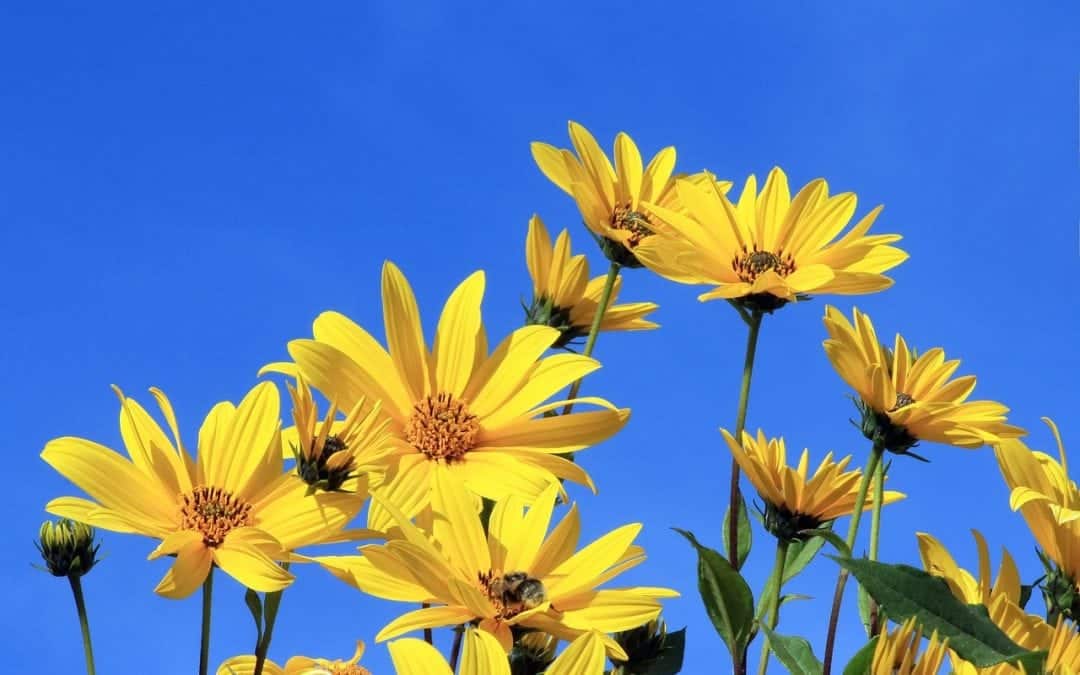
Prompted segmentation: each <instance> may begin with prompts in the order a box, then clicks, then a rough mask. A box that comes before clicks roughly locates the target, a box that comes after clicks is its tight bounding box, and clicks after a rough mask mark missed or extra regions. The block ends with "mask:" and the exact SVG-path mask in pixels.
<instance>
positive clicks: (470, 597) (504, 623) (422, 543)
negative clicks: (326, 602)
mask: <svg viewBox="0 0 1080 675" xmlns="http://www.w3.org/2000/svg"><path fill="white" fill-rule="evenodd" d="M556 495H557V488H555V487H554V486H552V487H549V488H548V489H547V490H545V491H544V493H543V494H542V495H541V496H540V498H539V499H537V500H536V501H535V503H534V504H533V506H532V507H531V508H530V509H528V512H527V513H525V514H523V512H522V511H523V506H524V504H523V502H522V501H521V500H519V499H515V498H509V499H505V500H501V501H499V502H498V503H497V504H496V506H495V509H494V511H493V512H492V514H491V519H490V522H489V525H488V529H487V532H486V533H485V531H484V526H483V524H482V523H481V520H480V516H479V514H478V513H477V509H476V508H475V503H474V500H473V498H472V497H471V496H470V495H468V493H467V492H466V491H465V490H464V489H463V488H462V487H461V486H460V484H458V483H457V482H456V479H455V478H454V476H452V475H450V474H446V473H440V474H436V478H435V491H434V494H433V500H434V501H433V507H434V508H433V511H434V519H433V522H432V524H431V532H425V531H423V530H421V529H420V528H418V527H417V526H416V525H413V524H412V523H411V522H409V521H408V520H407V519H406V518H405V516H404V515H403V514H401V513H400V512H398V511H396V509H392V508H391V510H392V511H393V512H394V513H395V516H396V518H397V524H398V527H399V528H400V538H398V539H392V540H390V541H389V542H387V543H386V544H385V545H369V546H363V547H361V548H360V551H361V553H362V554H363V555H362V556H359V557H358V556H344V557H330V558H320V559H318V561H319V562H320V563H322V564H323V565H324V566H325V567H327V568H328V569H329V570H330V571H331V572H333V573H334V574H335V575H337V576H338V577H339V578H341V579H343V580H345V581H347V582H349V583H351V584H353V585H354V586H356V587H357V588H359V589H360V590H361V591H364V592H366V593H368V594H370V595H374V596H376V597H381V598H386V599H389V600H397V601H400V602H418V603H428V604H430V605H433V606H432V607H428V608H425V609H419V610H415V611H411V612H408V613H407V614H404V615H402V616H400V617H398V618H397V619H395V620H393V621H391V622H390V623H389V624H388V625H387V626H386V627H384V628H383V629H382V631H380V632H379V634H378V635H377V636H376V638H375V639H376V640H377V641H380V642H381V641H383V640H388V639H392V638H395V637H398V636H400V635H403V634H405V633H408V632H410V631H414V630H419V629H422V628H436V627H439V626H450V625H457V624H462V623H473V622H475V623H477V625H478V626H479V628H480V629H481V630H484V631H487V632H489V633H491V634H493V635H495V636H496V637H497V638H498V640H499V642H500V643H501V644H502V645H503V647H504V648H505V650H506V651H509V650H510V648H511V646H512V644H513V637H512V631H511V628H512V627H519V628H532V629H536V630H540V631H543V632H545V633H548V634H550V635H554V636H556V637H558V638H561V639H565V640H569V639H573V638H575V637H577V636H579V635H581V634H582V633H584V632H587V631H589V630H591V629H596V630H600V631H604V632H605V633H607V632H614V631H621V630H626V629H629V628H633V627H636V626H639V625H641V624H643V623H645V622H647V621H649V620H651V619H654V618H656V616H657V615H658V614H659V613H660V609H661V607H660V602H659V600H660V599H661V598H670V597H675V596H677V595H678V594H677V593H675V592H674V591H672V590H669V589H666V588H651V587H638V588H623V589H599V588H597V587H598V586H600V585H602V584H604V583H605V582H607V581H609V580H610V579H612V578H614V577H615V576H617V575H618V574H620V573H622V572H623V571H625V570H627V569H630V568H631V567H634V566H636V565H638V564H639V563H641V562H642V561H643V560H644V557H645V555H644V551H643V550H642V549H641V548H640V547H639V546H636V545H634V543H633V541H634V538H635V537H636V536H637V534H638V532H639V531H640V530H641V525H640V524H636V523H635V524H631V525H625V526H623V527H620V528H618V529H616V530H613V531H612V532H609V533H608V534H606V535H604V536H603V537H601V538H600V539H598V540H596V541H595V542H593V543H592V544H590V545H588V546H586V547H585V548H583V549H581V550H580V551H578V552H576V553H575V552H574V551H575V548H576V547H577V541H578V535H579V533H580V528H581V525H580V521H579V517H578V512H577V508H576V506H573V507H571V508H570V511H569V512H568V513H567V515H566V516H565V517H564V518H563V520H562V521H561V522H560V523H559V524H558V525H557V526H556V527H555V528H554V529H553V530H552V531H551V533H550V534H548V525H549V523H550V520H551V515H552V510H553V508H554V505H555V498H556ZM604 643H605V644H606V645H607V649H608V653H609V654H611V655H613V656H617V657H618V658H622V659H625V658H626V655H625V653H624V652H623V651H622V648H621V647H619V645H618V643H617V642H615V641H614V640H613V639H611V638H609V637H607V636H605V637H604Z"/></svg>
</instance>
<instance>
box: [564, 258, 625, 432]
mask: <svg viewBox="0 0 1080 675" xmlns="http://www.w3.org/2000/svg"><path fill="white" fill-rule="evenodd" d="M619 269H620V268H619V263H614V262H613V263H611V267H609V268H608V273H607V278H606V279H604V290H602V291H601V292H600V301H599V302H597V303H596V314H595V315H594V316H593V320H592V325H591V326H589V336H588V337H587V338H585V349H584V350H583V351H582V352H581V353H582V354H583V355H584V356H592V353H593V349H594V348H595V347H596V338H598V337H599V336H600V324H601V323H603V321H604V314H606V313H607V309H608V305H610V304H611V293H612V291H614V290H615V281H616V280H618V278H619ZM584 379H585V378H579V379H578V380H576V381H575V382H574V384H572V385H570V394H569V395H567V397H566V398H568V399H570V400H571V401H573V399H574V398H575V397H576V396H577V395H578V392H579V391H581V382H582V380H584ZM573 408H574V404H573V403H572V402H571V403H567V404H566V406H565V407H564V408H563V410H562V414H563V415H569V414H570V411H571V410H573Z"/></svg>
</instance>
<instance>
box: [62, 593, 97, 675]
mask: <svg viewBox="0 0 1080 675" xmlns="http://www.w3.org/2000/svg"><path fill="white" fill-rule="evenodd" d="M68 581H70V582H71V593H72V595H74V596H75V609H76V610H78V612H79V628H81V629H82V644H83V655H84V656H85V657H86V675H94V648H93V647H92V646H91V644H90V622H89V620H88V619H87V618H86V601H85V600H84V599H83V592H82V580H81V578H80V577H79V575H77V574H72V575H69V576H68Z"/></svg>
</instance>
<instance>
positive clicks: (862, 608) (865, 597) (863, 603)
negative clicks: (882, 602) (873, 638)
mask: <svg viewBox="0 0 1080 675" xmlns="http://www.w3.org/2000/svg"><path fill="white" fill-rule="evenodd" d="M858 593H859V621H861V622H862V625H863V630H865V631H866V635H867V636H870V595H869V594H868V593H867V592H866V589H865V588H863V587H862V586H859V591H858Z"/></svg>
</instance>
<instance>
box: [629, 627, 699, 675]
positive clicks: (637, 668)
mask: <svg viewBox="0 0 1080 675" xmlns="http://www.w3.org/2000/svg"><path fill="white" fill-rule="evenodd" d="M613 637H614V638H615V641H616V642H618V643H619V645H620V646H621V647H622V648H623V651H625V652H626V655H627V656H628V657H630V658H629V660H627V661H614V660H613V661H612V663H613V664H614V666H615V667H614V668H613V669H612V671H611V675H669V674H670V673H678V672H680V670H681V669H682V656H683V648H684V646H685V642H684V638H685V630H678V631H675V632H674V633H669V632H668V630H667V625H665V623H664V620H663V619H653V620H652V621H650V622H649V623H647V624H644V625H642V626H638V627H637V628H632V629H630V630H626V631H623V632H621V633H615V635H614V636H613Z"/></svg>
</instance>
